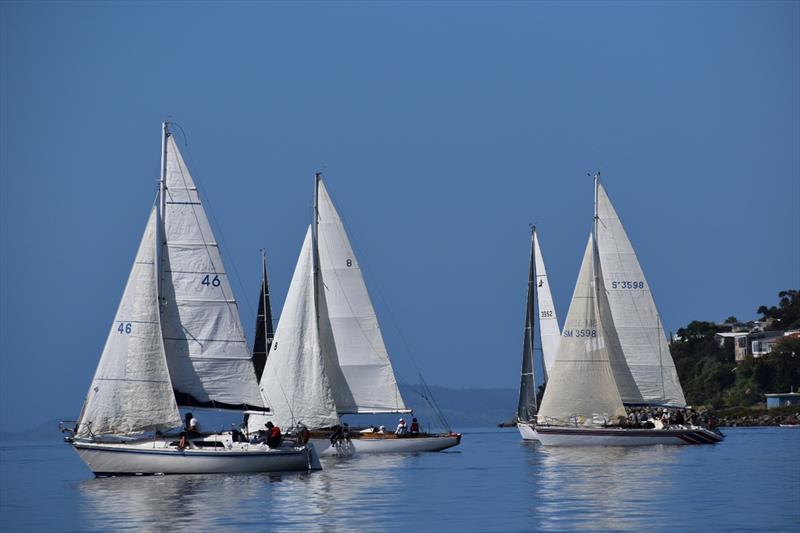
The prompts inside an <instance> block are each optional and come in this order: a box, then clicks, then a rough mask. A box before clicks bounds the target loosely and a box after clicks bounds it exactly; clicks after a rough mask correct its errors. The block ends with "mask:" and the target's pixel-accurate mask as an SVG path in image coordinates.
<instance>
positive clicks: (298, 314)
mask: <svg viewBox="0 0 800 533" xmlns="http://www.w3.org/2000/svg"><path fill="white" fill-rule="evenodd" d="M314 262H315V261H314V247H313V239H312V235H311V228H309V229H308V232H306V238H305V240H304V241H303V248H302V250H301V252H300V257H299V259H298V260H297V266H296V267H295V270H294V275H293V276H292V282H291V285H289V292H288V294H287V295H286V302H285V303H284V305H283V311H282V312H281V318H280V322H279V323H278V329H277V331H276V334H275V338H274V340H273V342H272V348H271V350H270V355H269V357H268V358H267V361H266V366H265V367H264V373H263V375H262V377H261V393H262V395H263V397H264V402H265V403H266V405H268V406H269V407H270V410H271V411H272V413H273V415H272V418H271V420H272V421H273V422H274V423H275V424H277V425H278V426H279V427H284V428H288V427H292V426H295V425H296V424H297V423H298V422H302V423H303V424H305V425H306V426H308V427H311V428H321V427H330V426H333V425H336V424H338V423H339V417H338V415H337V413H336V405H335V404H334V402H333V396H332V394H331V388H330V384H329V382H328V377H327V372H326V370H325V361H324V357H323V355H322V351H321V349H320V342H319V331H318V329H317V310H316V306H315V305H314Z"/></svg>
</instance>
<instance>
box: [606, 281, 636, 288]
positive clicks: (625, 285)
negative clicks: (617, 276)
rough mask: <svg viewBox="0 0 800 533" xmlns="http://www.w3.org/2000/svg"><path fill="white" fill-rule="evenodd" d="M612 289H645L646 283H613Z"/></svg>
mask: <svg viewBox="0 0 800 533" xmlns="http://www.w3.org/2000/svg"><path fill="white" fill-rule="evenodd" d="M611 288H612V289H644V281H612V282H611Z"/></svg>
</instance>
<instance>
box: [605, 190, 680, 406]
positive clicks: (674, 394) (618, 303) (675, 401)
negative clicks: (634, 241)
mask: <svg viewBox="0 0 800 533" xmlns="http://www.w3.org/2000/svg"><path fill="white" fill-rule="evenodd" d="M597 214H598V222H597V249H598V253H599V256H600V264H601V266H602V271H603V276H604V281H605V288H606V295H607V297H608V303H609V306H610V309H611V314H612V316H613V319H614V326H615V327H616V330H617V335H618V337H619V340H620V344H621V346H622V350H623V352H624V354H625V359H626V361H627V364H628V366H629V368H630V371H631V373H632V375H633V378H634V380H635V381H636V385H637V388H638V390H639V392H640V393H641V402H642V403H648V404H656V405H673V406H684V405H686V400H685V398H684V396H683V389H681V384H680V381H679V380H678V374H677V372H676V370H675V365H674V363H673V361H672V356H671V355H670V352H669V345H668V343H667V339H666V337H665V335H664V327H663V325H662V324H661V319H660V317H659V315H658V311H657V309H656V305H655V302H654V301H653V296H652V294H651V292H650V286H649V285H648V284H647V280H646V279H645V277H644V273H643V272H642V267H641V266H640V265H639V261H638V259H637V258H636V253H635V252H634V251H633V247H632V246H631V243H630V241H629V240H628V236H627V235H626V233H625V229H624V228H623V227H622V223H621V222H620V219H619V217H618V216H617V213H616V211H615V210H614V207H613V206H612V205H611V200H610V199H609V197H608V195H607V194H606V191H605V189H603V186H602V184H598V191H597ZM623 400H624V401H625V403H635V401H634V400H633V399H629V398H625V397H623Z"/></svg>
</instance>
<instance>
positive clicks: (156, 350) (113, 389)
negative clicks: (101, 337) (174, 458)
mask: <svg viewBox="0 0 800 533" xmlns="http://www.w3.org/2000/svg"><path fill="white" fill-rule="evenodd" d="M156 218H157V213H156V209H155V208H153V210H152V211H151V213H150V218H149V219H148V221H147V226H146V228H145V231H144V235H143V236H142V240H141V243H140V244H139V250H138V252H137V253H136V259H135V260H134V263H133V267H132V268H131V273H130V276H129V277H128V283H127V284H126V285H125V291H124V292H123V294H122V300H121V301H120V303H119V308H118V309H117V314H116V316H115V317H114V322H113V323H112V325H111V331H109V333H108V339H107V340H106V344H105V347H104V348H103V353H102V355H101V356H100V362H99V363H98V365H97V370H96V371H95V375H94V378H93V379H92V384H91V386H90V387H89V393H88V394H87V397H86V402H85V403H84V406H83V410H82V412H81V415H80V418H79V420H78V430H77V436H78V437H82V438H88V437H91V436H93V435H94V436H100V435H117V436H126V435H128V436H135V435H137V434H142V433H146V432H152V431H156V430H168V429H172V428H177V427H180V426H181V416H180V413H179V412H178V406H177V405H176V403H175V396H174V394H173V392H172V385H171V382H170V377H169V374H168V372H167V362H166V359H165V355H164V346H163V344H162V339H161V324H160V321H159V314H158V304H157V301H158V295H157V288H156V264H155V252H156Z"/></svg>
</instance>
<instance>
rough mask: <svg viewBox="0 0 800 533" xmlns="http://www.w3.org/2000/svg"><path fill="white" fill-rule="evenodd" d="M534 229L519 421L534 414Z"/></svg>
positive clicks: (529, 271) (531, 418)
mask: <svg viewBox="0 0 800 533" xmlns="http://www.w3.org/2000/svg"><path fill="white" fill-rule="evenodd" d="M535 236H536V231H535V230H532V232H531V259H530V263H529V266H528V299H527V301H526V302H525V335H524V338H523V341H522V373H521V374H520V384H519V403H518V404H517V419H518V420H521V421H528V420H533V419H534V417H535V416H536V408H537V405H536V380H535V379H534V378H535V375H534V363H533V356H534V351H533V321H534V317H535V312H536V311H535V309H536V308H535V306H534V303H535V294H534V290H535V289H534V286H535V285H536V275H535V272H534V265H535V260H534V252H533V248H534V243H535V238H536V237H535Z"/></svg>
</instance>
